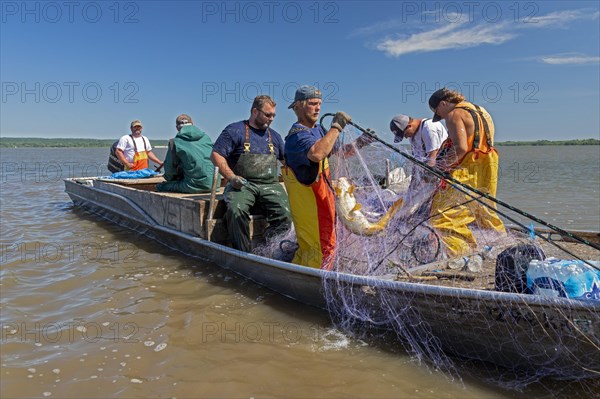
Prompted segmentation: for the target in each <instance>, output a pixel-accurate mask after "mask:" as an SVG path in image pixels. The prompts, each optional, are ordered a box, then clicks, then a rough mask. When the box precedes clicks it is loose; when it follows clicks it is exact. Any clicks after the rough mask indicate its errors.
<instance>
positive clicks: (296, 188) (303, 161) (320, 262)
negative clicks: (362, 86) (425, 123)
mask: <svg viewBox="0 0 600 399" xmlns="http://www.w3.org/2000/svg"><path fill="white" fill-rule="evenodd" d="M321 98H322V95H321V92H320V91H319V90H318V89H317V88H316V87H313V86H301V87H300V88H299V89H298V90H296V95H295V96H294V102H293V103H292V104H291V105H290V106H289V107H288V108H291V109H293V110H294V112H295V114H296V116H297V118H298V121H297V122H296V123H294V124H293V125H292V128H291V129H290V132H289V133H288V135H287V137H286V138H285V160H286V167H285V168H284V169H283V181H284V182H285V187H286V189H287V192H288V195H289V200H290V205H291V210H292V218H293V220H294V227H295V228H296V239H297V241H298V246H299V248H298V250H297V251H296V254H295V255H294V259H293V260H292V262H293V263H296V264H300V265H304V266H310V267H314V268H322V269H327V270H330V269H331V267H332V264H333V260H334V257H335V248H336V233H335V218H336V214H335V194H334V192H333V188H332V187H331V175H330V172H329V160H328V158H329V155H330V154H331V152H332V151H333V150H334V147H335V146H336V141H337V139H338V136H339V134H340V133H341V132H342V130H343V129H344V127H345V126H346V124H348V123H349V122H351V120H352V119H351V118H350V116H349V115H348V114H346V113H344V112H338V113H337V114H335V116H334V118H333V121H332V123H331V128H330V129H329V130H325V128H324V127H323V126H321V125H320V124H318V123H317V121H318V119H319V113H320V111H321V102H322V99H321ZM370 142H371V140H370V139H369V138H368V137H364V135H363V136H361V137H359V140H357V143H356V147H357V148H361V147H363V146H364V145H367V144H369V143H370ZM342 151H343V152H344V155H345V156H349V155H350V154H351V152H353V146H352V145H349V146H347V148H346V146H345V147H343V148H342Z"/></svg>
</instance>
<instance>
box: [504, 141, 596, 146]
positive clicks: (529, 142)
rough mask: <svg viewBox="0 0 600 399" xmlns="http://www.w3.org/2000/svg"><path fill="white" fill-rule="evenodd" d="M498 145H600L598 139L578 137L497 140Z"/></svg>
mask: <svg viewBox="0 0 600 399" xmlns="http://www.w3.org/2000/svg"><path fill="white" fill-rule="evenodd" d="M496 144H497V145H506V146H510V145H600V140H598V139H576V140H558V141H550V140H537V141H502V142H497V143H496Z"/></svg>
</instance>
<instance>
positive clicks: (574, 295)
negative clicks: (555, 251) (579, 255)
mask: <svg viewBox="0 0 600 399" xmlns="http://www.w3.org/2000/svg"><path fill="white" fill-rule="evenodd" d="M586 262H589V263H591V264H593V265H595V266H596V267H598V266H600V262H596V261H586ZM527 287H528V288H529V290H530V292H532V293H533V294H536V295H542V296H546V297H566V298H571V299H579V300H587V301H590V300H592V301H598V300H600V270H598V269H595V268H593V267H591V266H590V265H588V264H586V263H585V262H583V261H581V260H567V259H556V258H548V259H546V260H543V261H540V260H532V261H531V262H529V267H528V268H527Z"/></svg>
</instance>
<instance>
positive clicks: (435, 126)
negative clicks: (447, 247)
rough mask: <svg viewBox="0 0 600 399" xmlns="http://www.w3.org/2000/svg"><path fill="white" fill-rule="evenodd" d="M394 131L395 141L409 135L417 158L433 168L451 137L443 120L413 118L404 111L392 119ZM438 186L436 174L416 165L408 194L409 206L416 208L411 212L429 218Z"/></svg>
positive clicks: (406, 202)
mask: <svg viewBox="0 0 600 399" xmlns="http://www.w3.org/2000/svg"><path fill="white" fill-rule="evenodd" d="M390 130H391V131H392V133H393V134H394V143H399V142H401V141H402V140H403V139H404V138H405V137H407V138H408V140H409V142H410V147H411V153H412V155H413V157H415V158H416V159H417V160H418V161H421V162H424V163H426V164H427V165H429V166H432V167H433V166H435V165H436V159H437V158H438V154H439V153H440V148H441V146H442V144H443V143H444V141H446V139H447V138H448V132H447V131H446V128H445V127H444V125H443V124H442V123H441V122H433V121H432V120H431V119H430V118H424V119H413V118H411V117H410V116H407V115H403V114H399V115H396V116H394V118H392V120H391V122H390ZM435 188H436V186H435V184H434V177H433V175H432V174H431V173H428V172H427V171H426V170H425V169H424V168H422V167H420V166H418V165H413V167H412V173H411V179H410V185H409V187H408V191H407V193H406V195H405V196H404V199H405V202H404V203H405V206H408V207H410V208H409V209H413V211H412V212H411V213H413V214H415V215H421V216H424V217H427V216H428V214H429V204H430V202H431V197H432V196H433V193H434V192H435Z"/></svg>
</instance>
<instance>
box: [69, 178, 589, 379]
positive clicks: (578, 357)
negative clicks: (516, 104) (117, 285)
mask: <svg viewBox="0 0 600 399" xmlns="http://www.w3.org/2000/svg"><path fill="white" fill-rule="evenodd" d="M161 179H162V178H150V179H143V180H107V179H103V178H96V177H90V178H69V179H66V180H65V188H66V192H67V193H68V195H69V196H70V197H71V199H72V201H73V203H74V204H75V206H77V207H83V208H85V209H87V210H89V211H91V212H93V213H94V214H97V215H99V216H101V217H103V218H105V219H107V220H109V221H110V222H112V223H116V224H118V225H120V226H123V227H126V228H129V229H132V230H135V231H136V232H138V233H140V234H143V235H145V236H147V237H150V238H152V239H154V240H156V241H158V242H160V243H162V244H164V245H166V246H167V247H169V248H172V249H174V250H177V251H181V252H182V253H184V254H186V255H189V256H194V257H198V258H201V259H203V260H206V261H209V262H213V263H215V264H216V265H218V266H221V267H223V268H226V269H229V270H232V271H234V272H236V273H238V274H240V275H242V276H244V277H246V278H248V279H250V280H252V281H254V282H256V283H258V284H261V285H263V286H265V287H267V288H269V289H271V290H273V291H276V292H278V293H280V294H282V295H285V296H287V297H290V298H293V299H295V300H298V301H300V302H302V303H305V304H309V305H312V306H316V307H320V308H326V307H327V302H326V298H325V289H324V287H325V284H327V283H328V282H329V283H331V285H330V286H329V287H335V288H334V289H328V290H327V291H328V293H329V295H331V293H333V295H334V296H335V293H336V292H343V293H344V295H352V297H353V298H354V300H355V301H360V302H361V303H364V304H370V305H371V306H372V309H370V311H372V316H373V317H374V318H375V317H376V316H377V312H380V311H381V309H380V306H381V302H382V300H384V301H385V303H386V306H387V307H388V312H389V309H396V310H397V312H398V315H400V316H405V317H411V318H415V317H416V318H418V319H419V323H422V324H421V325H422V326H425V329H426V330H427V331H428V333H429V334H431V336H432V337H433V341H431V342H434V341H435V342H436V344H439V345H440V347H441V348H442V349H443V351H444V352H447V353H451V354H454V355H457V356H460V357H464V358H468V359H476V360H481V361H485V362H491V363H494V364H497V365H501V366H503V367H505V368H509V369H511V370H518V371H524V372H528V373H530V374H531V373H535V375H540V376H549V377H555V378H567V379H581V378H599V377H600V301H580V300H572V299H568V298H548V297H543V296H537V295H527V294H518V293H508V292H498V291H495V290H494V289H493V287H492V289H490V288H489V287H488V288H485V287H468V286H467V287H460V286H447V285H443V284H430V283H428V282H427V281H417V282H414V281H411V280H408V281H407V280H404V281H403V280H401V279H397V278H392V277H390V278H373V277H365V276H360V275H352V274H344V273H339V272H331V271H325V270H318V269H313V268H308V267H303V266H298V265H294V264H291V263H286V262H282V261H279V260H274V259H269V258H265V257H261V256H257V255H254V254H251V253H244V252H241V251H237V250H235V249H232V248H231V247H229V246H228V245H226V243H227V231H226V227H225V224H224V223H223V221H222V217H223V214H224V211H225V205H224V204H223V202H222V201H221V200H220V197H221V195H220V194H217V195H215V193H213V196H212V199H211V194H210V193H209V194H172V193H158V192H156V191H155V186H156V183H157V182H159V181H161ZM263 228H264V220H262V219H261V217H260V216H253V217H252V221H251V233H252V235H253V237H254V238H257V237H258V236H259V235H260V232H261V231H262V229H263ZM586 238H587V239H589V240H594V241H596V242H598V238H599V235H598V233H587V235H586ZM596 256H597V254H596ZM330 299H331V298H330ZM407 309H410V314H408V313H407V311H406V310H407Z"/></svg>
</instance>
